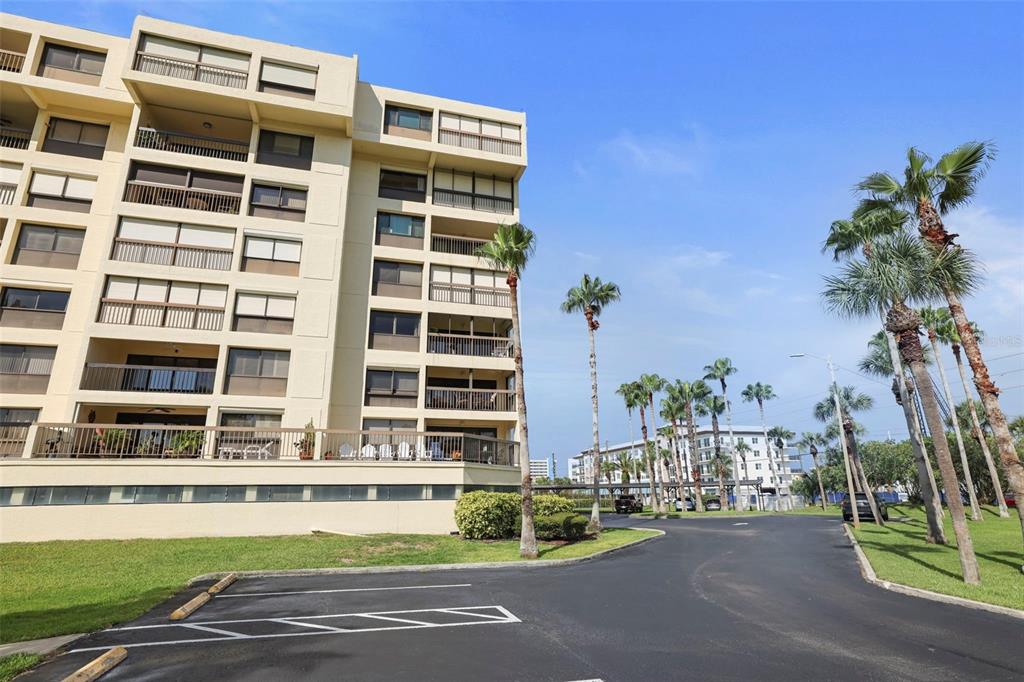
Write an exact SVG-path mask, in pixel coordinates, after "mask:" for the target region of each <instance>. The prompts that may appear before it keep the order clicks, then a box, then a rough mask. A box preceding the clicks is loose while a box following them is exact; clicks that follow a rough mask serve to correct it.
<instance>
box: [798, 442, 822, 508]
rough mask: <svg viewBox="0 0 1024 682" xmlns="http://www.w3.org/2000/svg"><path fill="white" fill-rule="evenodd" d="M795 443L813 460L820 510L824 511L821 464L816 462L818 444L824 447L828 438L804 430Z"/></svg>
mask: <svg viewBox="0 0 1024 682" xmlns="http://www.w3.org/2000/svg"><path fill="white" fill-rule="evenodd" d="M797 445H799V446H800V447H803V448H807V452H808V453H809V454H810V455H811V460H812V461H813V462H814V470H815V476H814V477H815V478H816V479H818V492H819V493H820V494H821V510H822V511H826V509H825V506H826V504H827V503H826V501H825V485H824V484H823V483H822V482H821V475H820V474H821V466H820V465H819V464H818V446H819V445H820V446H822V447H825V446H826V445H828V440H827V439H826V438H825V437H823V436H822V435H821V434H820V433H814V432H813V431H804V432H803V434H802V435H801V436H800V440H799V441H798V442H797Z"/></svg>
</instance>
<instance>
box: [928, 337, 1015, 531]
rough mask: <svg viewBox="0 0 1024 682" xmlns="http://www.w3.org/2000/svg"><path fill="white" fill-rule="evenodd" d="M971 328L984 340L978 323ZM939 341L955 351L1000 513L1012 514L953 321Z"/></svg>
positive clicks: (972, 426)
mask: <svg viewBox="0 0 1024 682" xmlns="http://www.w3.org/2000/svg"><path fill="white" fill-rule="evenodd" d="M971 330H972V331H974V338H975V339H977V340H978V343H981V342H983V341H984V334H983V333H982V331H981V329H979V328H978V325H977V324H975V323H974V322H971ZM937 331H938V336H939V341H941V342H942V343H944V344H948V345H949V347H950V348H951V349H952V351H953V358H954V359H955V360H956V368H957V372H958V373H959V374H960V382H961V383H962V384H963V387H964V395H965V396H966V397H967V400H966V403H967V410H968V414H970V417H971V420H970V424H971V432H972V434H973V436H974V438H975V440H977V441H978V445H979V446H981V453H982V455H984V457H985V465H986V466H987V467H988V475H989V477H990V478H991V479H992V487H993V488H994V489H995V491H996V503H997V504H998V505H999V515H1000V516H1002V517H1003V518H1008V517H1009V516H1010V512H1009V510H1007V508H1006V498H1005V497H1004V496H1003V485H1002V483H1000V482H999V472H998V471H996V463H995V461H994V460H993V459H992V451H991V450H989V448H988V439H987V438H985V432H984V430H982V428H981V420H979V419H978V410H977V408H975V406H974V400H973V399H971V389H970V386H969V384H968V383H967V371H966V370H965V369H964V360H963V357H961V355H960V335H959V334H957V332H956V325H955V324H953V323H952V321H950V322H948V323H947V324H944V325H942V326H941V327H940V328H939V329H938V330H937Z"/></svg>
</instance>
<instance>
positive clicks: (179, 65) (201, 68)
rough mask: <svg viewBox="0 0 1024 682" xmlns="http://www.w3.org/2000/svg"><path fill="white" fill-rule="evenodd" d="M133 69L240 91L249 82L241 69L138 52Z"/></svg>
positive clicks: (246, 74)
mask: <svg viewBox="0 0 1024 682" xmlns="http://www.w3.org/2000/svg"><path fill="white" fill-rule="evenodd" d="M134 68H135V70H136V71H141V72H142V73H151V74H153V75H156V76H167V77H169V78H180V79H182V80H188V81H196V82H199V83H208V84H210V85H221V86H224V87H226V88H238V89H242V90H244V89H245V87H246V85H247V84H248V82H249V74H248V73H247V72H246V71H243V70H241V69H232V68H229V67H226V66H215V65H213V64H205V63H202V62H194V61H190V60H187V59H178V58H176V57H167V56H164V55H157V54H147V53H145V52H139V53H137V54H136V55H135V65H134Z"/></svg>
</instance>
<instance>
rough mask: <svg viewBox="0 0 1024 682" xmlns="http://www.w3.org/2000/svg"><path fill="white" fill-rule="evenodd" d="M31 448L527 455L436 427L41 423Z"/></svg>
mask: <svg viewBox="0 0 1024 682" xmlns="http://www.w3.org/2000/svg"><path fill="white" fill-rule="evenodd" d="M30 448H31V449H30V452H29V455H30V456H32V457H40V458H60V459H86V458H88V459H93V458H113V459H164V458H183V459H206V460H221V461H230V460H250V461H260V460H265V461H273V460H304V459H310V460H320V461H337V462H362V463H385V462H460V461H461V462H474V463H481V464H496V465H499V466H516V465H518V461H519V456H518V455H519V453H518V444H517V443H516V442H514V441H508V440H499V439H497V438H490V437H487V436H477V435H472V434H464V433H454V432H453V433H448V432H429V431H342V430H336V429H314V428H310V429H303V428H277V429H261V428H254V427H240V426H239V427H236V426H178V425H164V424H137V425H136V424H133V425H121V424H39V425H38V428H37V429H36V437H35V439H34V441H33V442H32V444H31V446H30Z"/></svg>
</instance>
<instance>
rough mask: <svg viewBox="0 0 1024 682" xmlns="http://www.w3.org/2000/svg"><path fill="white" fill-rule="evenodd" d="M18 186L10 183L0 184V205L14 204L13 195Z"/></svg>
mask: <svg viewBox="0 0 1024 682" xmlns="http://www.w3.org/2000/svg"><path fill="white" fill-rule="evenodd" d="M17 191H18V186H17V185H15V184H14V183H11V182H0V204H2V205H4V206H10V205H11V204H13V203H14V195H15V194H16V193H17Z"/></svg>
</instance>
